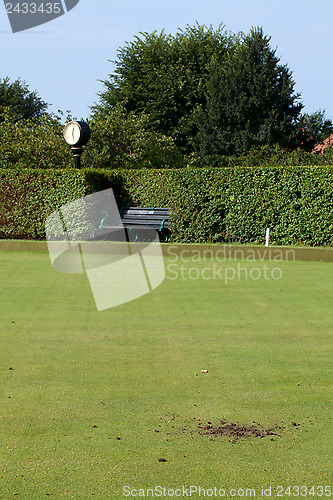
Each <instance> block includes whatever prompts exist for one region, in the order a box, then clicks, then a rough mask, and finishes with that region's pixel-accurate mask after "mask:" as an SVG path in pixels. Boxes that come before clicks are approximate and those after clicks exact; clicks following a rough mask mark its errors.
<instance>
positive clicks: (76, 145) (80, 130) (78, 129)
mask: <svg viewBox="0 0 333 500" xmlns="http://www.w3.org/2000/svg"><path fill="white" fill-rule="evenodd" d="M90 135H91V132H90V127H89V125H88V124H87V123H86V122H82V121H71V122H69V123H67V124H66V125H65V128H64V138H65V141H66V142H67V144H69V145H70V146H71V151H72V153H73V156H74V160H75V168H81V156H82V153H83V147H82V146H84V145H85V144H87V142H88V141H89V139H90Z"/></svg>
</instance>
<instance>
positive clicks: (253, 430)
mask: <svg viewBox="0 0 333 500" xmlns="http://www.w3.org/2000/svg"><path fill="white" fill-rule="evenodd" d="M283 429H284V427H282V426H280V425H275V426H272V427H269V428H267V429H266V428H265V427H263V426H262V425H261V424H260V423H258V422H255V421H253V423H252V424H251V425H242V424H239V423H235V422H227V421H226V420H224V419H222V420H220V422H219V424H218V425H216V426H214V425H213V424H212V422H207V424H202V423H201V422H199V423H198V432H199V434H205V435H208V436H211V437H212V438H213V437H217V436H226V437H228V438H229V440H230V441H232V443H236V442H237V441H238V440H239V439H245V438H250V437H256V438H264V437H267V436H270V438H271V440H272V441H273V440H274V437H273V436H280V433H281V431H283Z"/></svg>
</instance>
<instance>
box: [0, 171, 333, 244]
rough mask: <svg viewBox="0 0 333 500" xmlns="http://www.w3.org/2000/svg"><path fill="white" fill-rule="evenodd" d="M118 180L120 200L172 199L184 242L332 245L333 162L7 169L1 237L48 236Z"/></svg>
mask: <svg viewBox="0 0 333 500" xmlns="http://www.w3.org/2000/svg"><path fill="white" fill-rule="evenodd" d="M108 187H112V188H113V189H114V192H115V195H116V199H117V202H118V206H119V207H120V206H121V205H128V204H131V205H132V204H133V205H136V206H143V205H149V206H168V207H170V208H171V209H172V211H173V216H172V238H173V241H178V242H191V243H194V242H229V240H232V241H236V242H240V243H264V239H265V231H266V227H270V229H271V240H272V243H273V244H280V245H290V244H294V245H295V244H300V245H312V246H319V245H320V246H323V245H329V246H332V244H333V169H332V167H331V166H322V167H320V166H318V167H313V166H304V167H253V168H249V167H224V168H210V169H207V168H199V169H198V168H185V169H145V168H143V169H127V170H125V169H119V170H116V169H114V170H110V169H107V170H106V169H101V170H99V169H83V170H81V171H77V170H74V169H66V170H65V169H64V170H57V169H55V170H54V169H50V170H45V169H8V170H5V169H2V170H0V192H1V204H0V237H6V238H34V239H42V238H44V237H45V235H44V221H45V219H46V217H47V216H48V215H49V214H50V213H51V212H52V211H54V210H56V209H57V208H58V207H59V206H61V205H62V204H64V203H67V202H69V201H71V200H73V199H76V198H79V197H81V196H84V195H86V194H90V193H92V192H94V191H99V190H102V189H106V188H108Z"/></svg>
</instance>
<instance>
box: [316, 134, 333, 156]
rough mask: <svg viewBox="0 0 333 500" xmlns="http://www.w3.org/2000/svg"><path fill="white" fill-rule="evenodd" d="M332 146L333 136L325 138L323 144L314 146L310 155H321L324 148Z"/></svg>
mask: <svg viewBox="0 0 333 500" xmlns="http://www.w3.org/2000/svg"><path fill="white" fill-rule="evenodd" d="M329 146H333V134H332V135H330V136H329V137H327V139H325V140H324V141H323V142H320V143H319V144H316V145H315V147H314V148H313V150H312V151H311V153H317V154H318V155H323V154H324V151H325V149H326V148H328V147H329Z"/></svg>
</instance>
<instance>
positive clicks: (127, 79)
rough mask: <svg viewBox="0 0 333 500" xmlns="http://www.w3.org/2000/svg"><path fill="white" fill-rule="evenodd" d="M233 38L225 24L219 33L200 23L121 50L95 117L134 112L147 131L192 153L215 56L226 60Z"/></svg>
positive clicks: (145, 38)
mask: <svg viewBox="0 0 333 500" xmlns="http://www.w3.org/2000/svg"><path fill="white" fill-rule="evenodd" d="M235 38H236V37H235V35H232V34H230V33H227V32H226V31H225V29H224V26H223V25H220V26H219V27H218V28H217V29H216V30H214V29H213V28H212V27H208V28H207V27H205V26H200V25H199V24H197V25H195V26H193V27H190V26H187V27H186V28H185V29H184V30H179V31H178V32H177V34H176V35H175V36H173V35H167V34H165V33H164V32H163V31H162V32H161V33H157V32H156V31H154V32H153V33H151V34H149V33H141V34H140V36H137V37H135V38H134V41H132V42H129V43H127V44H126V46H125V47H124V48H121V49H120V50H119V51H118V60H117V61H114V64H115V72H114V73H113V74H111V75H109V78H108V80H106V81H104V85H105V90H104V91H103V92H102V93H101V94H100V103H99V104H98V105H97V106H95V108H94V109H95V112H96V111H98V112H102V113H106V114H107V113H108V112H109V111H110V110H111V109H112V108H113V107H114V106H115V105H116V104H118V103H121V104H122V106H123V107H124V109H125V110H126V111H127V112H128V113H130V112H135V113H136V114H139V113H144V114H145V115H146V116H147V117H148V121H147V125H146V126H147V127H148V128H150V129H152V130H155V131H157V132H160V133H162V134H164V135H167V136H169V137H172V139H173V140H174V141H175V143H176V145H177V146H178V147H180V148H181V150H182V151H183V152H185V153H188V152H190V151H192V144H191V143H192V137H193V135H195V133H196V123H195V119H194V117H195V112H196V109H197V107H198V106H199V105H200V104H203V105H204V104H205V102H206V81H207V78H208V74H209V63H210V61H211V59H212V57H215V58H216V59H217V60H219V61H220V60H223V59H224V58H225V57H226V55H227V53H228V51H229V48H230V46H232V44H233V43H234V40H235Z"/></svg>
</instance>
